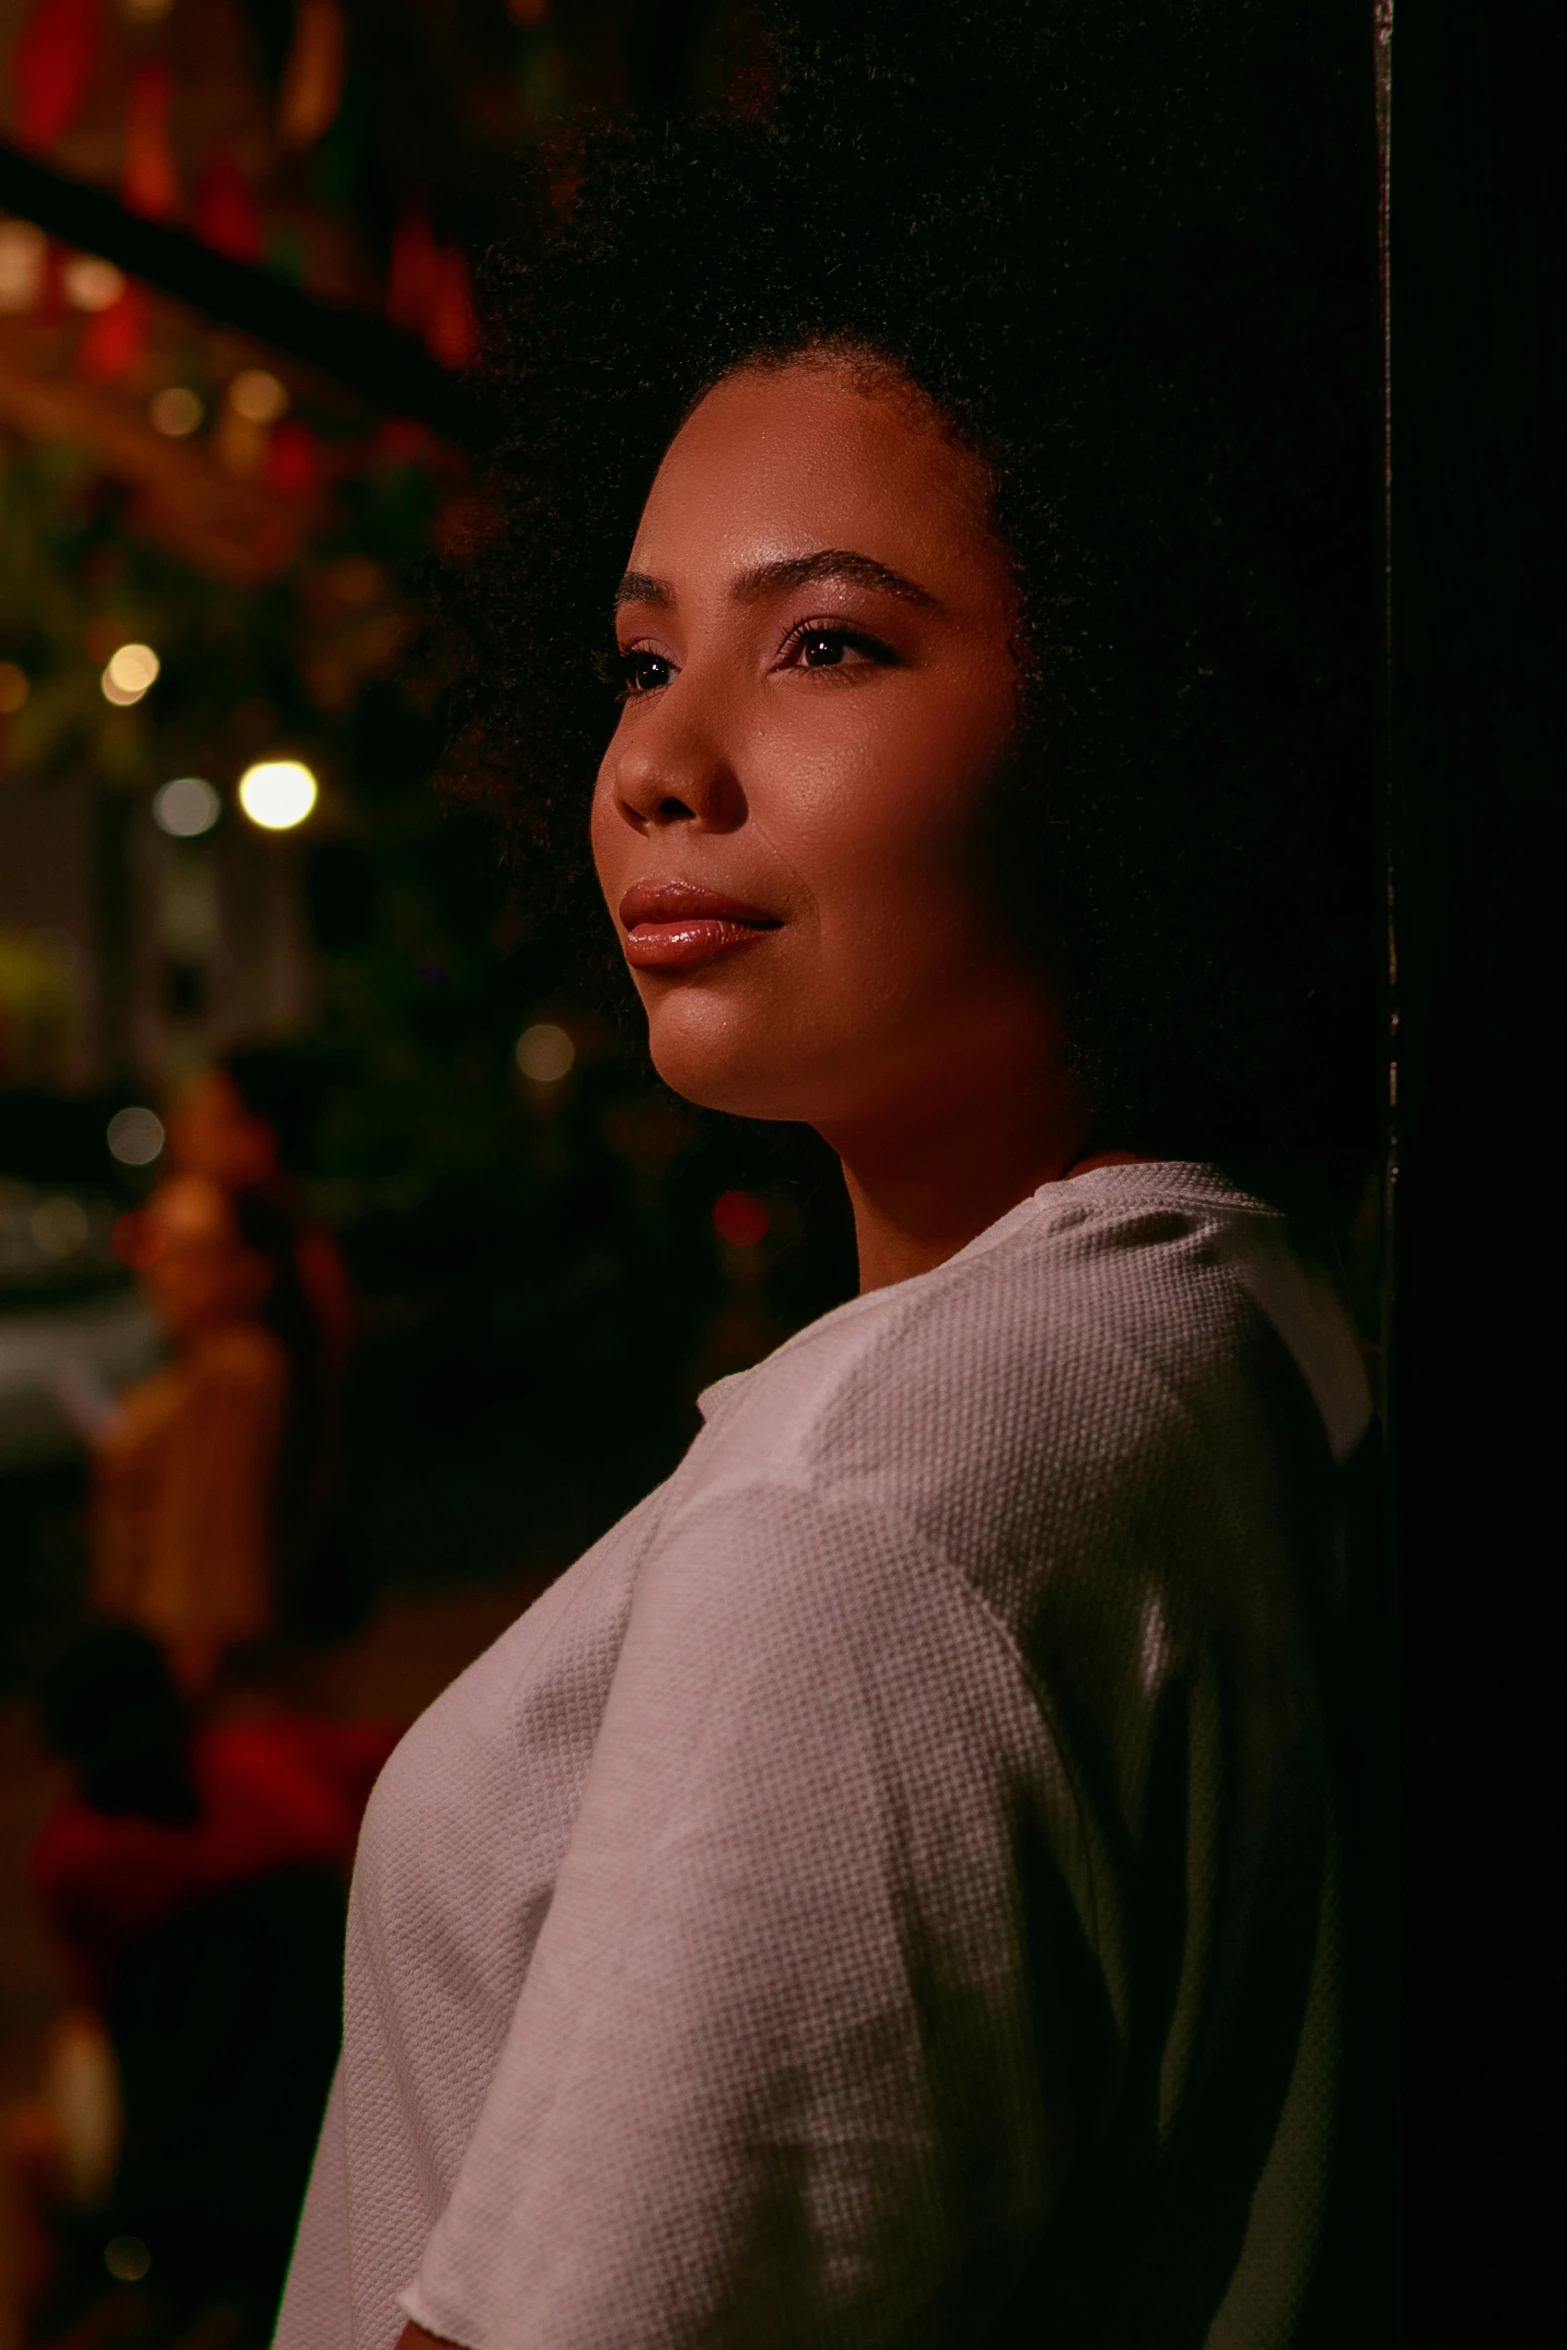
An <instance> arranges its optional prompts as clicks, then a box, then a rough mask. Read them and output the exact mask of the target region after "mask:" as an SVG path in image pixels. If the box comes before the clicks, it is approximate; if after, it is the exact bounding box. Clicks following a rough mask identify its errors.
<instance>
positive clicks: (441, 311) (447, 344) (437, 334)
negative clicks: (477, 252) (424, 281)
mask: <svg viewBox="0 0 1567 2350" xmlns="http://www.w3.org/2000/svg"><path fill="white" fill-rule="evenodd" d="M424 340H425V346H426V348H427V350H428V351H429V353H430V356H431V358H432V359H439V361H440V362H441V365H442V366H443V367H463V366H465V365H466V364H467V362H468V361H469V360H470V359H471V358H472V357H473V355H474V353H475V351H477V349H478V348H479V321H478V319H477V317H476V316H475V314H474V307H473V293H472V289H471V288H470V286H469V283H468V264H467V262H466V261H465V260H464V259H463V257H462V255H461V254H460V253H459V252H458V250H457V248H456V246H455V245H441V246H439V247H438V248H437V250H436V255H435V286H434V289H433V292H432V294H431V298H430V308H429V312H428V315H427V317H426V320H425V329H424Z"/></svg>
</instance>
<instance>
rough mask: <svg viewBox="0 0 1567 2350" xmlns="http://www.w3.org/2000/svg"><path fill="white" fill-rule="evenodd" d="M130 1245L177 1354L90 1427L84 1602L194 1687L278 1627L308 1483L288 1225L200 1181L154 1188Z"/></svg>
mask: <svg viewBox="0 0 1567 2350" xmlns="http://www.w3.org/2000/svg"><path fill="white" fill-rule="evenodd" d="M135 1253H136V1257H137V1271H138V1274H139V1277H140V1279H141V1283H142V1286H143V1288H144V1289H145V1290H146V1291H147V1293H148V1296H149V1298H150V1300H151V1302H152V1306H153V1310H154V1312H155V1313H156V1314H157V1317H158V1320H159V1322H160V1323H161V1324H162V1327H163V1330H164V1333H165V1335H166V1336H167V1338H168V1340H169V1345H170V1359H169V1361H168V1362H167V1363H166V1364H164V1366H163V1367H162V1368H161V1369H159V1370H157V1371H154V1372H153V1373H152V1375H151V1376H150V1377H149V1378H147V1379H144V1380H142V1381H141V1383H140V1384H139V1385H138V1386H136V1387H133V1388H131V1389H130V1390H129V1391H128V1392H127V1393H126V1394H125V1395H124V1396H122V1397H121V1398H120V1399H119V1401H118V1403H117V1404H116V1405H115V1406H114V1407H113V1409H112V1411H111V1412H110V1414H109V1416H108V1419H107V1421H106V1423H105V1424H104V1426H103V1427H102V1429H101V1430H100V1432H99V1433H98V1435H97V1438H96V1442H95V1445H94V1455H95V1458H94V1469H95V1481H94V1496H93V1527H92V1577H91V1586H90V1590H91V1597H92V1601H93V1605H94V1607H95V1608H96V1609H97V1610H98V1611H99V1613H100V1614H103V1615H106V1616H110V1617H117V1618H119V1619H121V1620H122V1621H124V1622H126V1623H131V1624H137V1625H139V1626H140V1627H141V1628H142V1629H143V1630H144V1631H146V1632H148V1633H150V1634H151V1635H152V1636H153V1638H154V1639H156V1640H158V1641H159V1642H160V1643H161V1644H162V1646H163V1648H164V1651H165V1653H166V1655H167V1656H168V1658H169V1661H170V1663H171V1664H172V1666H173V1668H174V1670H175V1673H176V1675H177V1676H178V1678H179V1680H180V1682H181V1684H182V1685H183V1686H184V1687H185V1688H186V1689H187V1690H188V1691H189V1692H190V1693H192V1694H202V1693H205V1692H206V1691H207V1690H209V1689H210V1688H211V1686H212V1684H213V1682H214V1680H215V1679H216V1676H217V1674H218V1671H219V1669H220V1667H221V1665H222V1664H223V1661H224V1659H225V1658H226V1657H228V1656H230V1655H231V1654H232V1653H234V1652H235V1651H236V1650H240V1649H244V1648H247V1647H251V1646H254V1645H255V1644H256V1643H257V1642H260V1641H263V1640H265V1639H267V1638H268V1637H269V1636H270V1635H271V1634H273V1633H274V1632H275V1631H276V1629H277V1623H278V1603H279V1594H280V1587H281V1583H282V1581H283V1579H284V1574H285V1570H286V1567H287V1564H288V1562H289V1560H290V1558H291V1556H292V1549H291V1542H292V1537H293V1535H294V1534H295V1532H296V1531H297V1524H298V1514H299V1513H298V1510H297V1508H296V1507H295V1506H293V1505H294V1504H296V1503H297V1500H298V1496H299V1494H300V1492H301V1491H303V1490H305V1489H306V1488H307V1487H308V1471H306V1472H305V1473H304V1474H303V1475H301V1474H300V1471H301V1469H302V1466H303V1463H304V1461H305V1458H306V1454H307V1452H308V1446H309V1439H310V1433H311V1376H310V1360H309V1350H308V1344H307V1343H306V1337H305V1329H306V1324H305V1311H304V1307H303V1304H302V1302H301V1300H300V1298H299V1295H298V1290H297V1284H296V1281H295V1277H294V1271H293V1255H292V1233H291V1230H290V1227H289V1225H288V1222H287V1220H286V1219H285V1218H284V1217H282V1216H281V1215H280V1214H279V1213H278V1212H277V1211H276V1210H275V1209H273V1208H271V1207H269V1206H268V1205H267V1204H266V1203H265V1202H264V1201H261V1200H259V1199H256V1198H254V1197H252V1196H248V1195H245V1194H240V1195H237V1196H236V1195H232V1194H230V1193H228V1192H226V1191H224V1190H222V1189H221V1188H220V1186H219V1185H217V1184H216V1183H214V1182H212V1181H211V1180H210V1179H208V1178H207V1177H205V1176H201V1175H196V1174H181V1175H174V1176H171V1177H170V1178H169V1179H168V1181H166V1182H164V1183H162V1184H160V1185H159V1187H158V1189H157V1191H156V1192H154V1194H153V1196H152V1198H151V1199H150V1200H149V1202H148V1204H147V1207H146V1209H145V1210H144V1211H143V1212H142V1215H141V1217H140V1220H139V1232H138V1238H137V1242H136V1252H135Z"/></svg>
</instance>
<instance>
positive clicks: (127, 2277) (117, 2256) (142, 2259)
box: [103, 2236, 152, 2285]
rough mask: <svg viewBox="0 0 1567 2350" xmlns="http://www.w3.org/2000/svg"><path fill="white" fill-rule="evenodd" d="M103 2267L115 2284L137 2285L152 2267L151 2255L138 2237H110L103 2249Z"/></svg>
mask: <svg viewBox="0 0 1567 2350" xmlns="http://www.w3.org/2000/svg"><path fill="white" fill-rule="evenodd" d="M103 2265H104V2267H105V2268H106V2269H107V2270H108V2272H109V2274H110V2276H111V2277H113V2278H114V2280H115V2282H116V2284H120V2285H139V2284H140V2283H141V2281H142V2278H143V2277H144V2276H145V2275H146V2274H147V2272H148V2270H149V2269H150V2268H151V2267H152V2254H151V2253H150V2252H149V2251H148V2249H147V2247H146V2245H145V2244H144V2243H143V2242H142V2240H141V2238H140V2236H111V2237H110V2238H109V2241H108V2243H107V2244H105V2246H104V2248H103Z"/></svg>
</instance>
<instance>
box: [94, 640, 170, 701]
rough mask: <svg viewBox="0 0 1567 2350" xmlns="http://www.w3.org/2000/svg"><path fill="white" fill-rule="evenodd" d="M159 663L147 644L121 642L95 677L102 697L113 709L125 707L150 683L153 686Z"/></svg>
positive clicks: (144, 690) (144, 691) (159, 667)
mask: <svg viewBox="0 0 1567 2350" xmlns="http://www.w3.org/2000/svg"><path fill="white" fill-rule="evenodd" d="M162 666H163V664H162V662H161V661H160V660H159V659H158V656H157V654H156V653H155V652H154V651H153V649H152V647H151V645H121V647H120V649H119V651H118V652H117V653H111V654H110V655H109V658H108V660H107V661H106V662H105V663H104V670H103V676H102V677H101V678H100V680H99V683H100V685H101V686H102V688H103V698H104V700H105V701H106V702H112V703H113V704H114V706H115V708H116V709H117V710H128V709H129V708H130V707H131V705H132V704H133V703H135V702H139V701H140V700H141V698H142V696H143V694H144V693H146V692H147V690H148V688H149V687H150V686H153V685H156V683H157V681H158V672H159V670H160V669H161V668H162Z"/></svg>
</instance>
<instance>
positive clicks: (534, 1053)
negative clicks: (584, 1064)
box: [517, 1020, 577, 1085]
mask: <svg viewBox="0 0 1567 2350" xmlns="http://www.w3.org/2000/svg"><path fill="white" fill-rule="evenodd" d="M576 1057H577V1048H576V1046H575V1045H574V1044H573V1043H572V1041H571V1038H570V1037H569V1036H568V1035H567V1034H566V1031H565V1029H564V1028H557V1027H556V1026H555V1024H554V1022H553V1021H550V1020H538V1021H535V1023H534V1025H533V1026H532V1027H531V1028H525V1029H524V1030H523V1032H522V1034H521V1035H520V1036H519V1037H518V1039H517V1066H518V1068H519V1069H520V1070H521V1071H522V1073H523V1075H524V1077H531V1078H532V1080H533V1082H534V1084H535V1085H558V1084H559V1083H560V1080H561V1079H562V1078H563V1077H564V1076H565V1074H566V1072H567V1070H568V1069H569V1068H570V1067H571V1064H572V1062H573V1061H574V1060H575V1059H576Z"/></svg>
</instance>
